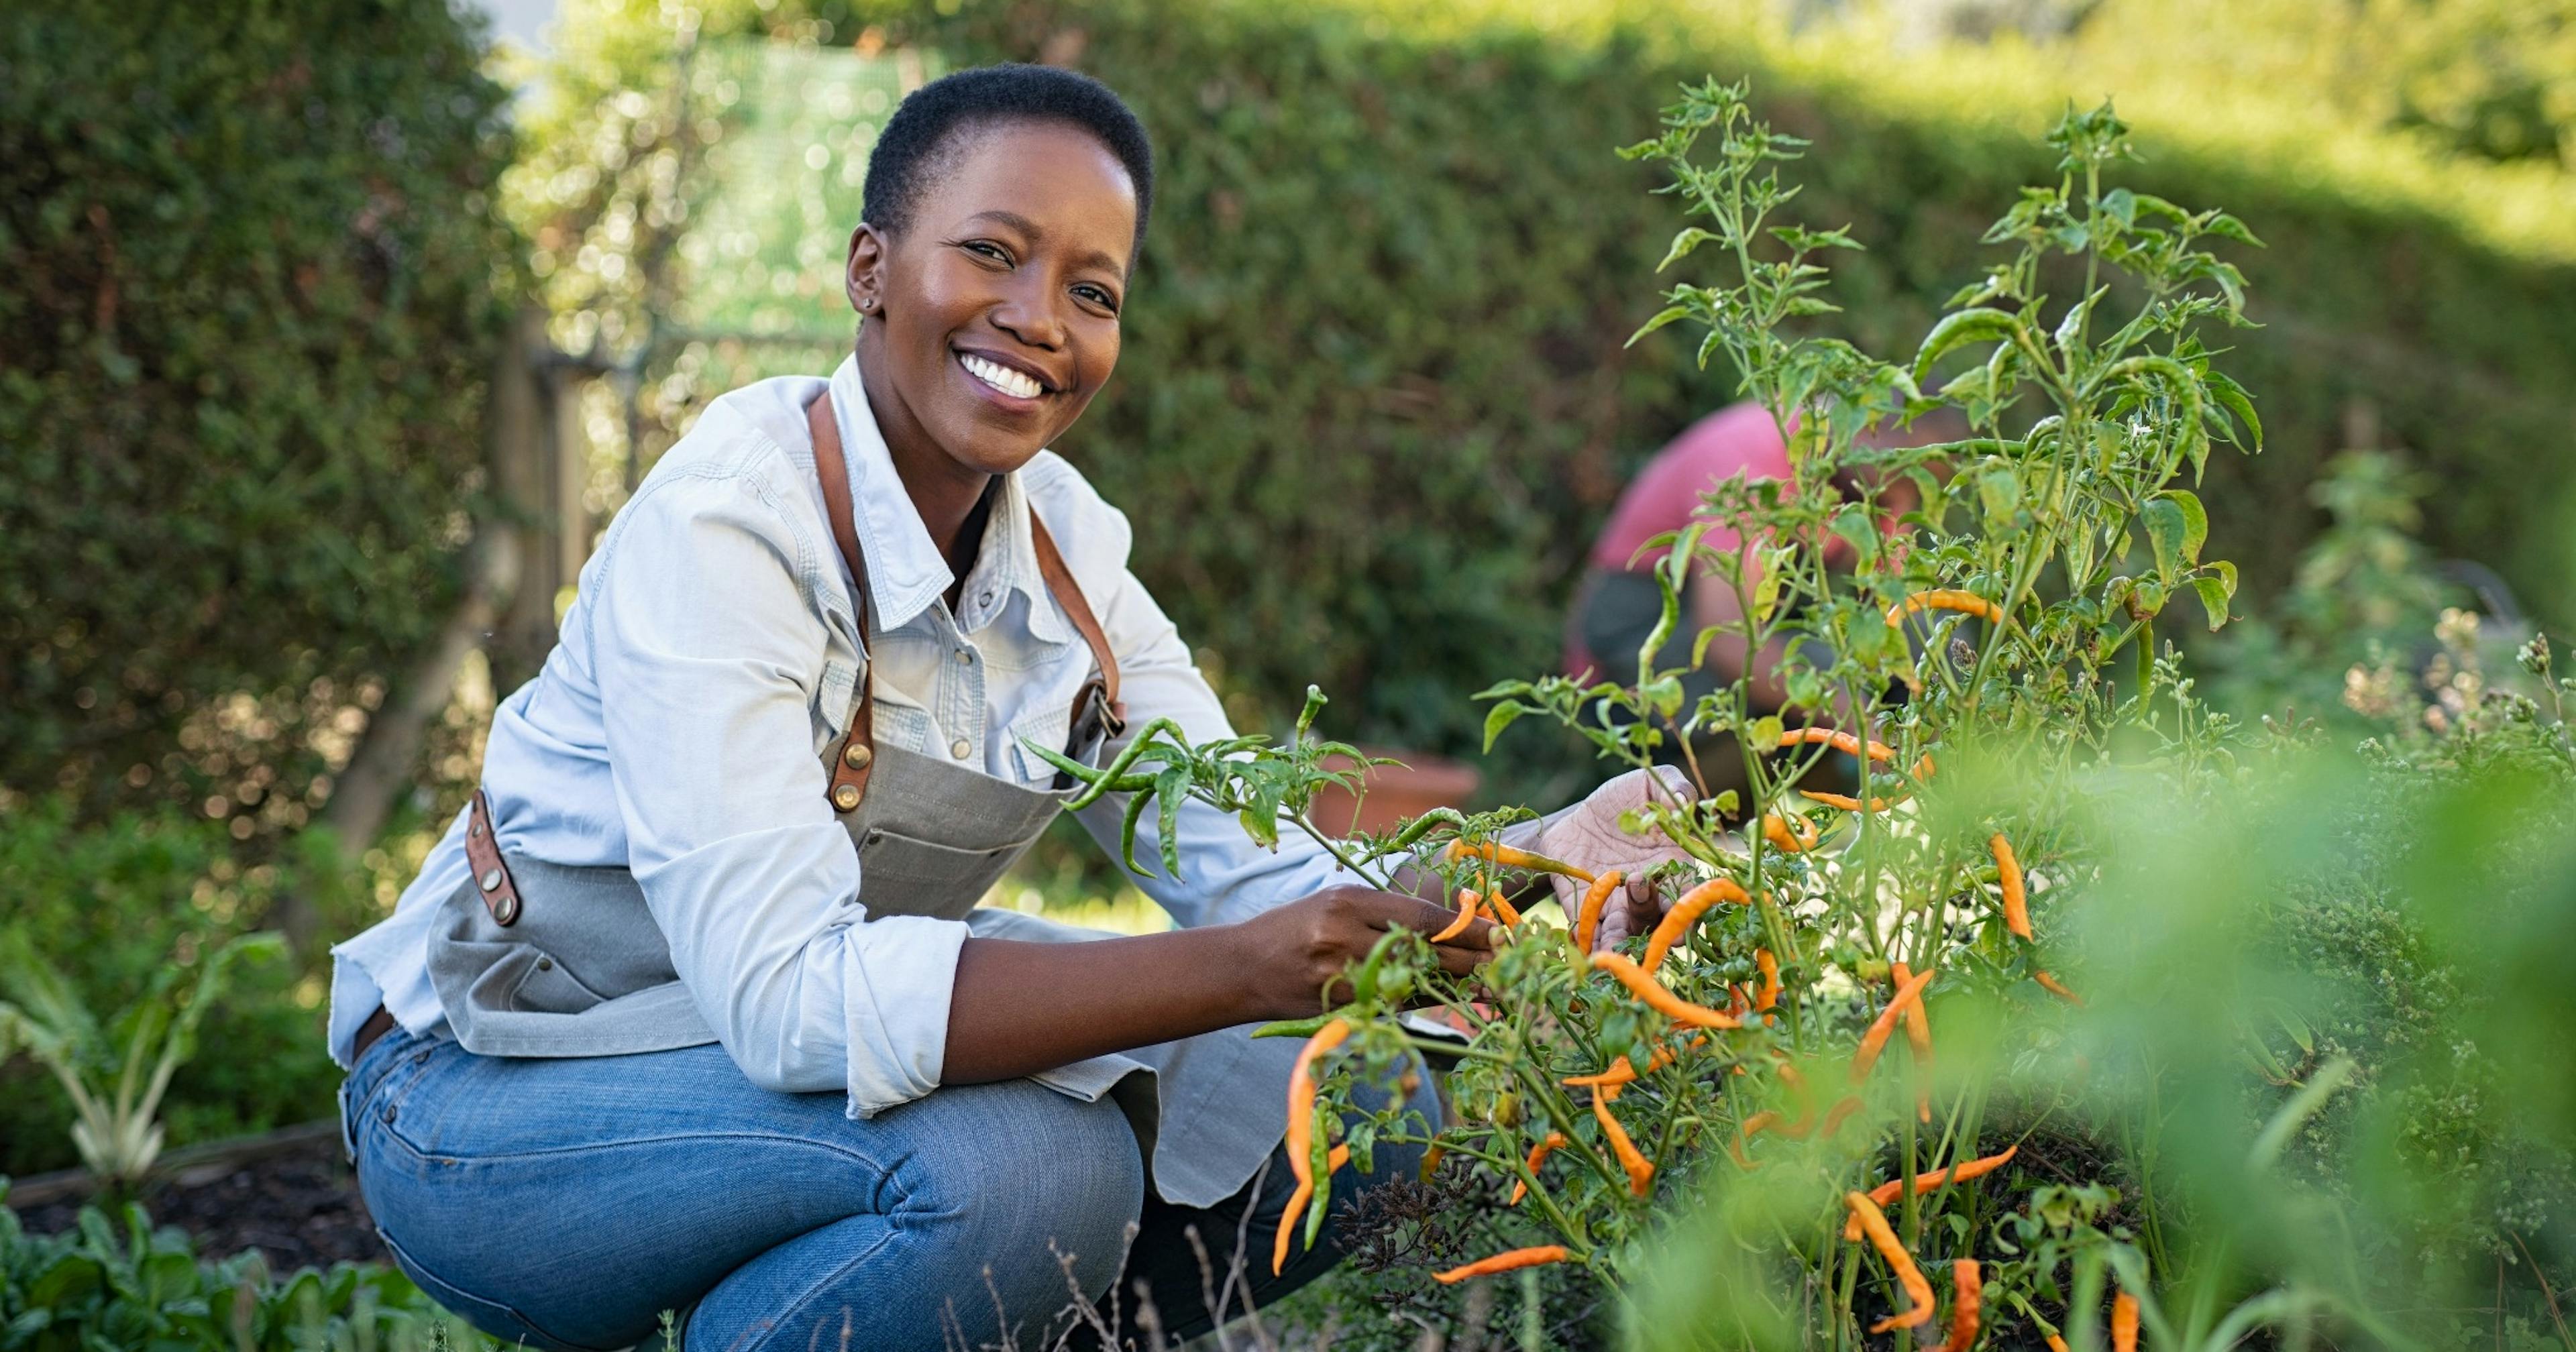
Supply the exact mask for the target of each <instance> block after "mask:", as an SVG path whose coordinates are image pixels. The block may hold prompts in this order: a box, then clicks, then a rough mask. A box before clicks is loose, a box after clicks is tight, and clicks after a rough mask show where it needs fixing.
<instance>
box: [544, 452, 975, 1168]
mask: <svg viewBox="0 0 2576 1352" xmlns="http://www.w3.org/2000/svg"><path fill="white" fill-rule="evenodd" d="M769 491H770V490H769V489H767V488H766V487H765V486H764V484H763V482H762V481H761V480H759V479H757V478H755V477H706V478H679V479H676V480H674V481H671V482H668V483H664V484H658V485H654V486H652V488H651V489H649V490H648V491H647V492H646V493H645V494H643V495H641V496H639V497H638V498H637V499H636V500H635V501H633V502H631V503H629V504H628V505H627V507H626V508H625V517H626V518H628V519H621V521H620V523H619V524H620V529H619V530H618V532H617V539H616V542H615V544H614V546H613V547H612V552H611V553H609V554H608V555H607V556H606V557H603V558H602V559H601V560H600V562H599V566H598V567H597V568H596V569H594V571H593V575H592V576H591V577H590V578H589V579H587V580H586V581H585V586H587V587H589V588H591V589H592V591H593V596H592V599H591V628H590V633H589V642H590V656H591V661H592V664H593V668H594V670H595V672H596V675H597V681H598V688H599V691H600V699H601V723H602V726H603V729H604V735H605V744H606V747H607V751H608V760H609V766H610V775H611V778H612V780H613V782H614V786H615V791H616V795H617V805H618V810H619V813H620V815H621V816H622V818H623V820H624V824H625V828H626V832H627V836H628V851H629V861H630V867H631V868H632V869H633V871H634V874H635V878H636V880H637V882H638V883H639V884H641V885H642V887H643V890H644V897H645V901H646V904H647V905H648V906H649V907H650V908H651V910H652V914H653V918H654V920H655V921H656V922H657V923H658V924H659V925H660V926H661V929H662V932H663V935H664V937H665V939H666V940H667V941H668V943H669V944H670V949H671V962H672V966H673V968H674V969H675V970H676V971H677V973H678V975H679V978H680V981H681V982H682V983H683V984H684V985H685V986H686V987H687V988H688V990H689V992H690V994H691V996H692V997H693V998H694V999H695V1001H696V1004H697V1006H698V1009H699V1011H700V1013H701V1014H703V1015H704V1016H705V1018H706V1020H707V1023H708V1024H709V1026H711V1027H712V1028H713V1029H714V1030H715V1032H716V1036H717V1038H718V1040H719V1041H721V1042H722V1043H723V1045H724V1048H725V1050H726V1051H727V1052H729V1053H731V1055H732V1056H733V1059H734V1060H735V1062H736V1063H738V1064H739V1065H740V1066H741V1067H742V1069H743V1072H744V1074H746V1075H748V1076H749V1077H750V1078H751V1080H752V1081H753V1082H754V1083H756V1084H758V1085H760V1086H762V1087H763V1088H767V1089H773V1090H780V1091H793V1092H817V1091H826V1090H830V1089H834V1088H844V1089H846V1090H847V1092H848V1094H849V1100H850V1112H851V1115H853V1116H857V1117H866V1116H871V1115H873V1114H874V1113H876V1112H877V1111H879V1110H881V1109H884V1108H888V1107H892V1106H894V1105H896V1104H899V1103H904V1102H908V1101H910V1100H912V1099H916V1098H919V1097H921V1096H922V1095H924V1094H927V1093H929V1092H930V1091H931V1090H932V1089H933V1088H935V1087H936V1086H937V1085H938V1083H939V1073H940V1067H941V1064H942V1062H943V1061H944V1059H945V1057H946V1052H947V1046H946V1044H947V1032H948V1006H949V999H950V995H951V992H952V990H953V988H954V986H955V982H956V971H957V954H958V948H959V946H960V945H961V944H962V943H963V942H964V941H965V938H966V933H967V931H966V926H965V925H964V924H963V923H961V922H957V921H948V920H935V919H929V918H926V917H919V916H887V917H884V918H882V919H878V920H876V921H874V922H872V923H865V924H863V923H861V922H862V921H863V920H864V919H865V918H866V910H865V907H864V906H863V905H862V903H861V900H860V876H859V861H858V857H857V852H856V851H854V850H852V849H851V848H850V840H849V835H848V833H847V832H846V831H845V830H844V829H843V828H842V826H841V825H840V823H839V822H838V821H837V820H835V819H834V817H833V816H832V813H831V810H830V806H829V804H828V803H827V802H826V801H825V799H824V788H825V775H824V770H823V767H822V764H821V762H820V761H819V759H818V758H817V756H816V753H815V739H816V735H817V728H816V723H815V713H814V708H815V703H816V692H817V690H818V688H819V686H820V684H821V682H822V679H823V668H824V661H825V650H826V644H827V639H828V635H827V633H826V631H825V629H824V626H823V621H822V620H821V619H819V618H818V614H819V608H818V607H816V606H815V605H813V604H812V598H811V597H810V595H809V594H808V593H809V591H810V589H811V588H813V587H814V586H816V585H818V583H819V581H820V578H821V574H820V573H819V571H818V570H817V558H818V555H817V553H816V544H815V542H813V541H810V540H807V539H804V538H802V537H801V536H800V535H799V533H798V532H797V531H796V530H795V529H793V528H792V527H791V526H790V524H789V522H790V519H791V518H790V516H789V514H788V513H787V512H786V510H785V504H784V503H782V502H779V501H777V500H775V499H773V498H771V497H769V496H767V493H768V492H769Z"/></svg>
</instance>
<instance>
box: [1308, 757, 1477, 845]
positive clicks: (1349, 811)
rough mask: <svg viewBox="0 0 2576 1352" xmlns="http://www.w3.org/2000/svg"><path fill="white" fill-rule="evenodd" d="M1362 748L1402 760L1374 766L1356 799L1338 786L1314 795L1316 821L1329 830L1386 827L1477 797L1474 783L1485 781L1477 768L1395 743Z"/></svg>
mask: <svg viewBox="0 0 2576 1352" xmlns="http://www.w3.org/2000/svg"><path fill="white" fill-rule="evenodd" d="M1360 750H1362V751H1364V752H1366V753H1367V754H1369V755H1371V756H1392V757H1394V758H1395V759H1397V760H1400V761H1402V762H1404V764H1402V765H1380V766H1375V767H1373V768H1371V769H1370V770H1369V772H1368V781H1367V782H1368V794H1367V796H1366V797H1364V798H1354V797H1353V796H1352V795H1351V794H1350V793H1348V792H1346V791H1344V790H1342V789H1339V788H1327V789H1325V790H1324V791H1323V792H1321V793H1318V794H1316V795H1315V807H1314V818H1315V825H1317V826H1319V827H1321V828H1323V829H1324V830H1325V831H1326V832H1328V833H1331V834H1334V835H1350V834H1353V833H1355V832H1359V831H1384V830H1387V829H1388V828H1390V827H1392V826H1394V825H1395V824H1396V823H1398V822H1400V821H1403V820H1404V819H1405V818H1407V817H1417V816H1420V815H1421V814H1423V813H1425V812H1428V811H1430V810H1431V809H1433V808H1435V807H1461V806H1464V805H1465V804H1466V802H1467V800H1468V799H1469V798H1472V797H1474V796H1475V793H1476V786H1477V785H1478V784H1480V783H1483V782H1484V776H1483V775H1481V774H1479V773H1477V771H1476V767H1474V766H1472V765H1465V764H1461V763H1460V762H1458V761H1453V760H1444V759H1442V758H1441V757H1438V756H1431V755H1425V754H1423V753H1421V752H1418V751H1404V750H1400V749H1396V748H1391V747H1375V746H1368V747H1362V748H1360ZM1346 765H1347V762H1345V766H1346ZM1336 768H1342V767H1336Z"/></svg>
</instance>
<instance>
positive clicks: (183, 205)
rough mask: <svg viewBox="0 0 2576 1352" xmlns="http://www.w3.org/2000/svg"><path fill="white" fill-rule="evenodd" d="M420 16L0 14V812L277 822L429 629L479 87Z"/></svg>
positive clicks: (485, 275) (488, 100) (447, 34)
mask: <svg viewBox="0 0 2576 1352" xmlns="http://www.w3.org/2000/svg"><path fill="white" fill-rule="evenodd" d="M481 59H482V50H481V44H480V41H479V38H478V36H477V34H476V33H475V32H474V31H472V30H471V29H470V28H468V27H467V26H466V25H465V24H464V23H463V22H462V21H460V20H459V19H458V18H457V17H456V16H455V15H454V14H452V13H451V12H450V7H449V6H446V5H443V4H387V3H382V2H381V0H291V2H290V3H278V4H262V5H254V6H246V7H227V8H226V9H225V10H224V11H223V12H222V13H220V14H216V13H210V12H208V11H205V10H203V9H202V8H199V7H192V6H184V5H178V4H172V3H165V2H162V0H144V2H143V3H131V2H129V0H48V2H47V3H43V4H34V5H12V6H9V7H8V8H7V10H6V13H5V15H4V16H0V273H5V275H6V277H7V279H8V280H7V283H6V285H0V446H5V447H6V456H7V471H6V473H5V474H0V792H6V793H7V794H8V795H9V797H7V798H0V807H5V806H6V805H7V803H8V802H9V801H10V800H11V799H14V798H16V797H17V796H19V795H25V794H31V793H36V792H42V791H46V790H52V789H61V790H63V791H66V792H68V793H70V794H71V795H73V799H74V801H75V802H76V803H77V804H78V807H79V810H80V811H82V812H84V813H96V812H99V811H101V810H103V809H104V808H105V807H106V806H107V805H109V804H111V803H114V802H119V801H124V802H136V801H180V802H187V803H193V804H196V805H198V807H199V809H200V810H201V811H202V812H203V813H204V814H205V815H208V816H214V817H240V818H241V819H242V822H243V825H242V826H241V827H239V828H236V830H237V833H238V834H240V835H243V836H247V835H249V834H251V833H252V831H253V830H255V829H268V828H274V827H280V826H293V825H297V824H300V823H301V822H302V820H303V819H304V817H305V815H306V814H307V813H308V812H309V811H310V809H311V808H312V807H314V806H316V805H318V804H319V802H320V801H321V799H322V797H323V796H324V795H325V794H326V793H327V792H328V787H327V783H324V784H316V783H315V776H316V775H317V774H319V773H320V771H321V769H322V767H323V764H324V761H325V753H326V752H327V751H328V750H329V749H330V748H331V747H332V745H333V744H334V739H335V738H336V739H338V740H339V742H340V743H341V744H345V741H346V739H347V737H348V735H349V734H350V733H352V732H354V731H355V726H354V725H348V726H344V725H343V724H344V722H345V720H346V719H348V718H350V717H354V718H356V719H357V720H358V721H359V722H360V723H362V721H363V707H365V706H368V705H369V704H370V703H371V701H372V700H373V699H374V698H377V697H380V695H381V692H382V676H383V674H384V673H385V672H387V671H390V670H393V669H395V668H396V666H397V664H398V663H399V661H400V660H401V658H402V656H403V655H404V654H405V653H407V652H408V651H409V650H411V649H412V648H413V647H414V646H415V645H417V644H418V643H419V642H420V641H421V640H422V639H423V637H424V636H426V635H427V634H429V633H430V632H431V631H432V630H433V629H434V628H435V626H436V625H437V623H438V622H439V621H440V620H441V619H442V618H444V614H445V610H446V607H447V605H448V603H449V598H450V597H451V596H452V594H453V592H454V590H455V587H456V584H457V575H458V571H459V570H458V562H457V553H458V550H459V548H460V546H461V545H462V544H463V543H464V539H465V534H466V508H467V505H468V503H469V502H470V501H471V500H472V499H473V495H474V494H475V492H476V490H477V487H478V485H479V483H480V474H479V466H480V465H481V464H482V463H483V460H484V455H483V444H484V443H483V426H482V424H483V412H482V390H483V386H484V382H485V379H486V376H487V372H488V371H489V369H490V367H491V364H492V361H493V358H494V355H495V353H496V351H497V347H496V340H497V338H498V336H499V334H500V328H499V326H498V323H497V321H498V319H499V318H500V309H499V307H498V305H497V303H496V294H497V292H496V286H495V284H496V282H500V283H505V284H506V283H507V282H508V281H509V279H510V278H511V277H512V276H513V275H514V273H515V272H516V270H517V269H518V268H519V267H520V266H521V264H520V263H519V261H518V256H517V252H518V251H517V248H516V246H515V244H514V243H513V241H512V240H511V238H510V236H509V235H508V233H507V231H506V230H505V229H504V228H503V227H502V226H500V225H499V223H498V219H497V217H496V216H495V214H494V213H493V211H492V209H491V203H490V195H491V188H492V184H493V181H494V179H495V177H496V176H497V175H498V173H499V172H500V168H501V166H502V164H503V163H505V162H506V159H507V157H508V154H509V143H508V140H507V138H506V136H505V135H504V134H503V124H502V123H501V121H500V114H501V111H502V108H503V105H504V100H505V92H504V91H503V90H502V89H501V88H500V87H499V86H498V85H496V84H494V83H493V82H492V81H490V80H489V79H486V78H485V77H484V75H483V74H482V73H481V70H480V62H481Z"/></svg>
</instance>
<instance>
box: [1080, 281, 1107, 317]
mask: <svg viewBox="0 0 2576 1352" xmlns="http://www.w3.org/2000/svg"><path fill="white" fill-rule="evenodd" d="M1073 294H1075V295H1077V296H1080V297H1082V298H1083V299H1084V300H1087V301H1090V302H1091V303H1092V304H1094V305H1097V306H1099V307H1100V308H1102V309H1104V310H1107V311H1109V312H1110V313H1111V314H1116V313H1117V312H1118V298H1117V297H1116V296H1113V295H1110V294H1109V293H1108V292H1107V291H1104V290H1102V289H1100V288H1099V287H1096V286H1077V287H1075V288H1074V289H1073Z"/></svg>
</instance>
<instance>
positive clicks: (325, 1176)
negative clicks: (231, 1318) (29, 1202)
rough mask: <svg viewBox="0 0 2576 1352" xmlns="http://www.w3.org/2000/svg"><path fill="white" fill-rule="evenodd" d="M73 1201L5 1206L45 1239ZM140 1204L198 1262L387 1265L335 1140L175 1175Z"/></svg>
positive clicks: (273, 1266) (282, 1267)
mask: <svg viewBox="0 0 2576 1352" xmlns="http://www.w3.org/2000/svg"><path fill="white" fill-rule="evenodd" d="M81 1204H82V1200H81V1199H79V1198H58V1199H53V1200H49V1201H46V1202H44V1203H42V1204H40V1205H34V1206H18V1205H16V1204H15V1203H12V1205H11V1209H12V1210H14V1211H16V1212H17V1213H18V1219H19V1221H20V1222H21V1223H22V1224H24V1225H25V1226H26V1228H27V1230H28V1231H29V1232H30V1233H33V1234H53V1233H56V1232H59V1231H63V1230H68V1229H71V1228H72V1226H73V1224H74V1222H75V1218H76V1217H77V1216H78V1215H79V1214H80V1208H81ZM143 1205H144V1209H145V1210H146V1211H148V1212H150V1213H151V1216H152V1223H153V1224H155V1225H168V1226H177V1227H178V1228H180V1229H182V1230H185V1231H187V1232H188V1233H189V1234H191V1235H193V1236H195V1237H196V1241H197V1253H198V1255H199V1256H200V1257H204V1258H222V1257H229V1256H231V1255H233V1254H236V1253H239V1252H241V1251H242V1250H244V1249H258V1250H259V1251H260V1252H261V1253H262V1254H264V1255H266V1256H267V1259H268V1266H269V1270H270V1271H271V1272H276V1273H281V1274H282V1273H288V1272H293V1271H295V1270H296V1269H297V1268H303V1267H329V1266H330V1265H331V1264H333V1263H336V1262H341V1261H344V1260H345V1261H353V1262H378V1263H381V1262H386V1261H388V1260H387V1258H386V1255H385V1247H384V1244H383V1243H382V1242H381V1241H379V1240H378V1239H377V1238H376V1225H375V1222H374V1221H373V1220H371V1219H369V1218H368V1216H367V1207H366V1204H365V1203H364V1202H362V1201H360V1200H359V1198H358V1183H357V1179H356V1178H355V1177H354V1176H352V1175H351V1173H350V1172H349V1166H348V1165H347V1164H346V1163H344V1162H343V1161H342V1160H341V1158H340V1142H339V1139H338V1137H337V1136H336V1135H329V1136H324V1137H321V1138H319V1139H314V1140H306V1141H299V1142H296V1143H295V1144H293V1145H291V1146H286V1147H283V1148H279V1149H275V1150H272V1151H271V1152H269V1153H266V1154H264V1155H263V1156H262V1157H260V1158H257V1159H253V1160H247V1161H243V1162H240V1163H233V1164H222V1163H208V1164H202V1165H196V1166H192V1167H189V1168H185V1169H182V1170H179V1171H178V1172H177V1173H176V1174H175V1175H174V1176H173V1177H171V1178H168V1179H166V1180H164V1181H162V1182H161V1183H159V1184H158V1185H156V1186H155V1187H154V1188H153V1189H152V1190H151V1191H150V1192H149V1193H148V1194H147V1195H146V1196H145V1198H144V1202H143Z"/></svg>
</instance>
